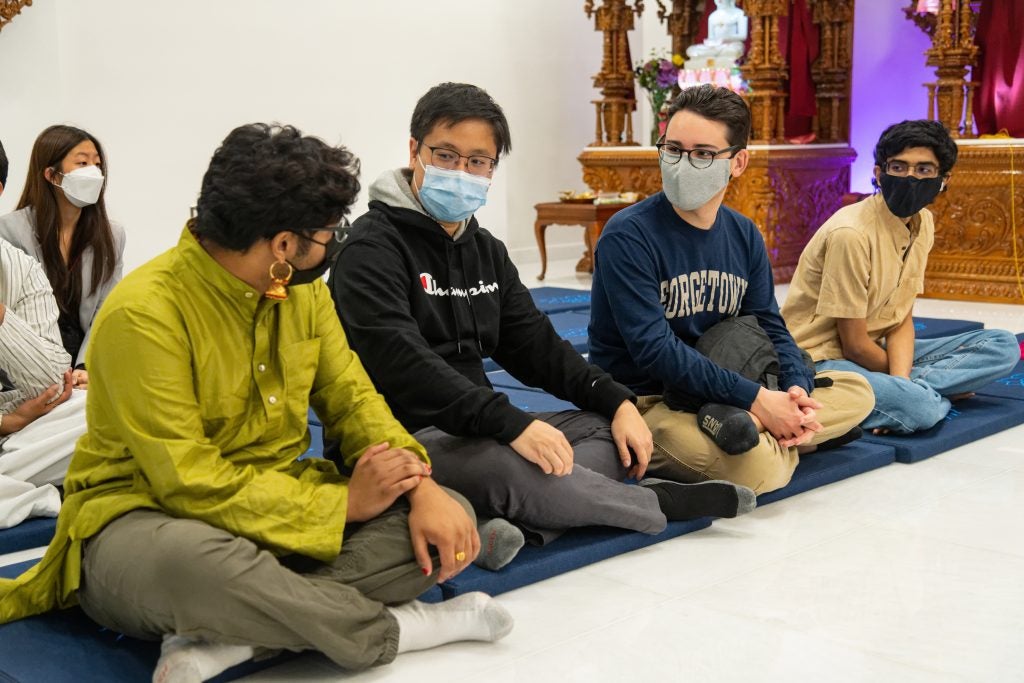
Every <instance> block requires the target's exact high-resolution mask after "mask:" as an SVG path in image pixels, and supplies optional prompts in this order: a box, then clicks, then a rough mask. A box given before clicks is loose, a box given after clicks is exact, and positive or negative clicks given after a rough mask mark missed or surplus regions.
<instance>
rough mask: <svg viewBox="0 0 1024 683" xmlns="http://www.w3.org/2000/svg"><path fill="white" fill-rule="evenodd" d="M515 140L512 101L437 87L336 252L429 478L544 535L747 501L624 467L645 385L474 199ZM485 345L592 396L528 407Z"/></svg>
mask: <svg viewBox="0 0 1024 683" xmlns="http://www.w3.org/2000/svg"><path fill="white" fill-rule="evenodd" d="M509 147H510V136H509V130H508V123H507V121H506V119H505V115H504V113H503V112H502V110H501V108H500V107H499V106H498V105H497V104H496V103H495V102H494V100H492V99H491V97H490V96H489V95H488V94H487V93H486V92H484V91H483V90H481V89H480V88H478V87H476V86H473V85H467V84H460V83H444V84H441V85H438V86H436V87H434V88H432V89H431V90H430V91H429V92H427V93H426V94H425V95H424V96H423V97H422V98H421V99H420V101H419V102H418V103H417V105H416V109H415V111H414V112H413V116H412V124H411V137H410V139H409V160H408V165H407V167H406V168H401V169H397V170H394V171H388V172H385V173H384V174H383V175H381V176H380V177H379V178H378V179H377V181H376V182H374V183H373V185H372V186H371V187H370V206H369V211H368V212H367V213H366V214H365V215H363V216H362V217H360V218H359V219H358V220H356V221H355V224H354V225H353V228H352V232H351V236H350V237H349V239H348V240H347V241H346V242H345V244H344V246H343V247H342V250H341V253H340V255H339V257H338V260H337V262H336V264H335V266H334V268H332V274H331V280H330V287H331V291H332V293H333V296H334V300H335V303H336V306H337V309H338V314H339V316H340V318H341V321H342V323H343V324H344V326H345V331H346V334H347V336H348V339H349V341H350V343H351V344H352V346H353V347H354V348H355V349H356V351H357V353H358V354H359V357H360V359H361V360H362V362H363V364H364V365H365V366H366V370H367V371H368V373H369V375H370V377H371V378H372V379H373V381H374V383H375V384H376V385H377V388H378V389H379V390H380V392H381V393H382V394H383V395H384V397H385V398H386V399H387V402H388V404H389V405H390V406H391V409H392V411H394V413H395V416H396V417H397V418H398V419H399V420H400V421H401V422H402V424H403V425H404V426H405V427H406V428H407V429H408V430H409V431H414V432H415V436H416V438H417V439H418V440H419V441H420V442H421V443H422V444H423V445H424V446H426V447H427V450H428V452H429V453H430V456H431V460H432V463H433V474H432V476H433V478H434V479H435V480H436V481H437V482H438V483H440V484H442V485H443V486H449V487H451V488H453V489H455V490H456V491H458V492H460V493H462V494H463V495H465V496H466V497H467V498H468V499H469V500H470V502H471V503H473V506H474V508H476V510H477V512H478V513H479V514H480V515H481V516H483V517H493V518H499V520H500V519H501V518H505V519H507V520H511V521H512V522H515V523H516V524H518V525H519V526H521V527H523V528H526V529H528V530H530V531H536V532H538V533H537V535H536V538H538V539H539V540H545V539H550V538H551V537H552V536H553V535H554V534H557V532H559V531H562V530H565V529H568V528H572V527H576V526H587V525H607V526H616V527H622V528H626V529H633V530H636V531H642V532H645V533H658V532H659V531H661V530H662V529H664V528H665V525H666V522H667V521H671V520H680V519H689V518H694V517H701V516H705V515H714V516H719V517H733V516H735V515H737V514H740V513H742V512H746V511H747V510H749V509H751V508H752V504H753V493H752V492H751V491H750V490H749V489H746V488H743V487H737V486H735V485H733V484H731V483H728V482H708V483H704V484H700V485H697V486H693V485H690V486H686V485H682V484H679V483H676V482H667V481H660V482H659V481H656V480H655V481H651V480H644V481H643V482H642V484H641V485H640V486H630V485H626V484H624V483H621V482H622V481H623V480H624V479H626V478H627V477H628V476H634V477H636V478H642V477H643V475H644V473H645V470H646V468H647V463H648V461H649V458H650V454H651V452H652V448H653V444H652V442H651V433H650V430H649V429H648V428H647V425H646V424H645V422H644V420H643V418H642V417H641V416H640V413H639V412H638V411H637V408H636V406H635V404H634V402H635V400H636V397H635V395H634V394H633V392H632V391H630V390H629V389H627V388H626V387H624V386H622V385H621V384H619V383H617V382H615V381H614V380H613V379H612V378H611V377H610V376H609V375H608V374H607V373H605V372H603V371H601V370H600V369H599V368H597V367H594V366H593V365H590V364H588V363H587V361H586V360H584V359H583V358H582V357H581V356H580V355H579V353H577V352H576V351H575V350H573V348H572V346H571V345H570V344H569V343H568V342H566V341H563V340H562V339H560V338H559V337H558V335H557V333H556V332H555V330H554V328H553V327H552V325H551V323H550V321H549V320H548V318H547V316H545V315H544V314H543V313H541V312H540V311H539V310H537V307H536V306H535V305H534V303H533V299H532V298H531V297H530V293H529V291H528V290H527V289H526V287H524V286H523V283H522V282H521V281H520V280H519V274H518V272H517V271H516V268H515V266H514V265H512V262H511V260H509V256H508V252H507V250H506V249H505V245H504V244H502V242H501V241H500V240H498V239H496V238H495V237H494V236H492V235H491V234H490V233H489V232H487V231H486V230H484V229H483V228H481V227H480V226H479V225H478V224H477V220H476V218H475V217H474V215H473V214H474V212H475V211H476V210H477V209H478V208H480V206H482V205H483V204H484V202H485V201H486V197H487V190H488V188H489V186H490V184H491V181H492V176H493V174H494V172H495V168H496V167H497V165H498V159H499V157H500V156H502V155H504V154H505V153H507V152H508V150H509ZM486 357H491V358H493V359H494V360H496V361H497V362H498V363H500V364H501V365H502V367H504V368H505V369H506V370H507V371H508V372H509V373H511V374H512V375H513V376H514V377H516V378H518V379H519V380H521V381H522V382H524V383H525V384H528V385H531V386H536V387H540V388H542V389H544V390H546V391H548V392H549V393H551V394H554V395H555V396H557V397H559V398H562V399H564V400H567V401H570V402H572V403H574V404H575V405H577V406H579V407H580V408H582V410H571V411H563V412H559V413H539V414H531V413H526V412H523V411H522V410H519V409H518V408H516V407H515V406H513V405H512V404H511V403H510V402H509V399H508V396H506V395H505V394H503V393H500V392H497V391H495V390H494V389H493V388H492V387H491V384H490V382H489V381H488V379H487V375H486V373H485V372H484V369H483V359H484V358H486ZM505 524H506V525H507V522H506V523H505ZM482 531H483V534H482V541H483V546H484V547H483V549H482V551H481V561H482V564H483V565H484V566H487V567H490V568H495V567H497V566H500V565H501V564H502V563H503V562H505V561H507V560H508V559H510V554H511V553H507V552H502V553H499V555H500V557H494V558H492V557H490V556H489V555H490V551H491V548H490V545H491V538H490V533H489V532H488V530H487V529H482ZM550 532H554V533H550ZM503 533H507V529H505V530H504V531H503ZM522 539H523V536H522V534H519V536H518V546H521V545H522ZM518 546H517V547H515V548H514V549H515V550H517V549H518ZM513 552H514V551H513Z"/></svg>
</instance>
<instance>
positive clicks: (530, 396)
mask: <svg viewBox="0 0 1024 683" xmlns="http://www.w3.org/2000/svg"><path fill="white" fill-rule="evenodd" d="M499 391H501V392H503V393H505V394H508V400H509V401H510V402H511V403H512V405H514V406H515V407H516V408H519V410H522V411H524V412H527V413H555V412H558V411H561V410H579V409H578V408H577V407H576V406H574V405H573V404H571V403H569V402H568V401H563V400H562V399H560V398H555V397H554V396H552V395H551V394H545V393H543V392H540V391H532V390H530V389H506V388H504V387H502V388H500V389H499Z"/></svg>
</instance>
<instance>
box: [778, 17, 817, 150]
mask: <svg viewBox="0 0 1024 683" xmlns="http://www.w3.org/2000/svg"><path fill="white" fill-rule="evenodd" d="M820 44H821V43H820V40H819V37H818V27H817V26H815V25H814V23H813V22H812V21H811V12H810V10H809V9H808V8H807V2H806V0H791V2H790V3H789V16H787V17H782V18H781V19H779V50H780V51H781V52H782V56H783V57H784V58H785V60H786V63H787V64H788V65H789V103H788V105H787V107H786V121H785V138H786V139H787V140H792V139H798V140H799V139H800V138H804V137H806V136H808V135H809V134H810V133H811V130H812V127H813V125H812V121H813V119H814V115H815V114H816V113H818V107H817V102H816V99H815V96H816V95H817V89H816V88H815V87H814V80H813V79H812V78H811V64H813V63H814V60H815V59H817V58H818V52H819V50H820ZM801 141H807V142H809V140H801Z"/></svg>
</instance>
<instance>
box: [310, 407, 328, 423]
mask: <svg viewBox="0 0 1024 683" xmlns="http://www.w3.org/2000/svg"><path fill="white" fill-rule="evenodd" d="M306 419H307V420H308V421H309V424H311V425H317V426H318V427H323V426H324V423H323V422H321V421H320V416H319V415H317V414H316V413H315V412H313V409H312V408H310V409H309V416H308V417H307V418H306Z"/></svg>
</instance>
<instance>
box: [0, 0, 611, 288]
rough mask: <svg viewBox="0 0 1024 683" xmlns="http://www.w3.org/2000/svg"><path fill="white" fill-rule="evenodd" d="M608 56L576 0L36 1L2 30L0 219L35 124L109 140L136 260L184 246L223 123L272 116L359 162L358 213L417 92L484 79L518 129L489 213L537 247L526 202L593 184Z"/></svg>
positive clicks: (512, 239)
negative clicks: (599, 91)
mask: <svg viewBox="0 0 1024 683" xmlns="http://www.w3.org/2000/svg"><path fill="white" fill-rule="evenodd" d="M600 59H601V42H600V34H598V33H597V32H595V31H594V30H593V23H592V21H590V20H588V19H587V18H586V17H585V15H584V14H583V11H582V8H581V5H580V3H577V2H566V1H560V2H549V1H547V0H515V1H514V2H512V1H507V2H479V1H477V0H431V1H430V2H429V3H425V2H422V1H418V0H389V1H380V0H378V1H374V2H364V1H360V0H305V1H304V2H301V3H300V2H295V3H281V2H273V1H271V0H217V1H216V2H211V1H210V0H176V1H175V2H166V1H163V2H156V1H152V2H150V1H147V2H138V1H133V0H39V1H37V2H36V3H35V4H34V5H33V6H32V7H28V8H26V9H25V10H24V11H23V13H22V14H21V15H20V16H19V17H17V18H16V19H15V20H14V21H13V22H12V23H11V24H10V25H8V26H7V28H5V29H4V30H3V32H2V33H0V64H3V65H4V68H3V69H0V137H2V139H3V142H4V145H5V147H7V149H8V153H9V156H10V158H11V163H12V170H11V178H10V179H9V192H7V193H5V195H4V196H3V197H2V198H0V212H6V211H9V210H11V209H13V207H14V204H15V203H16V201H17V196H18V194H19V193H20V191H21V187H22V185H23V180H24V173H25V166H26V164H27V159H28V152H29V149H30V148H31V144H32V140H33V139H34V138H35V136H36V135H37V134H38V132H39V131H41V130H42V129H43V128H44V127H46V126H47V125H49V124H51V123H56V122H65V123H72V124H75V125H79V126H81V127H83V128H85V129H87V130H89V131H90V132H92V133H93V134H95V135H96V136H97V137H98V138H99V139H100V141H101V142H102V143H103V144H104V146H105V147H106V152H107V157H108V158H107V163H108V166H109V175H110V184H109V186H108V193H107V201H108V207H109V209H110V212H111V215H112V216H113V217H114V218H115V219H116V220H119V221H120V222H121V223H123V224H124V226H125V228H126V229H127V231H128V237H129V238H128V247H127V253H126V256H125V260H126V266H127V267H128V268H129V269H130V268H132V267H135V266H137V265H139V264H140V263H142V262H144V261H145V260H147V259H149V258H151V257H152V256H154V255H156V254H157V253H159V252H161V251H163V250H164V249H166V248H168V247H170V246H171V245H172V244H174V242H175V241H176V240H177V237H178V234H179V232H180V230H181V227H182V225H183V223H184V221H185V219H186V218H187V216H188V207H189V206H191V205H192V204H193V203H194V201H195V197H196V194H197V192H198V189H199V184H200V180H201V177H202V173H203V171H204V170H205V168H206V165H207V162H208V160H209V157H210V154H211V153H212V152H213V150H214V148H215V147H216V146H217V144H218V142H219V141H220V140H221V139H223V137H224V136H225V135H226V134H227V132H228V131H229V130H230V129H231V128H233V127H234V126H236V125H238V124H241V123H247V122H251V121H279V122H285V123H290V124H293V125H296V126H298V127H299V128H301V129H302V130H303V131H305V132H307V133H310V134H315V135H318V136H320V137H323V138H324V139H325V140H327V141H328V142H332V143H337V142H341V143H344V144H345V145H347V146H349V147H350V148H351V149H352V150H353V151H354V152H355V153H356V154H357V155H358V156H359V157H360V158H361V159H362V164H363V186H364V190H363V192H362V194H361V198H360V202H359V204H357V206H356V207H355V209H354V214H355V215H358V214H359V213H361V212H362V211H363V210H364V209H365V201H366V199H365V198H366V189H365V188H366V186H368V185H369V183H370V182H371V181H372V180H373V179H374V178H375V177H376V176H377V175H378V174H379V173H381V172H382V171H384V170H386V169H390V168H394V167H397V166H400V165H404V164H405V163H406V162H407V160H408V156H407V155H408V151H407V150H408V130H409V129H408V125H409V117H410V115H411V114H412V109H413V107H414V105H415V103H416V100H417V99H418V98H419V97H420V96H421V95H422V94H423V93H424V92H426V90H427V89H428V88H430V87H431V86H432V85H434V84H436V83H439V82H442V81H445V80H455V81H467V82H471V83H475V84H477V85H479V86H481V87H483V88H485V89H486V90H488V91H489V92H490V93H491V95H493V96H494V98H495V99H496V100H497V101H498V103H499V104H501V105H502V106H503V107H504V109H505V112H506V115H507V116H508V119H509V123H510V125H511V129H512V143H513V149H512V154H511V155H510V156H509V157H508V159H507V160H506V161H505V162H503V163H502V165H501V167H500V168H499V171H498V174H497V175H496V177H495V182H494V185H493V187H492V190H491V192H490V196H489V201H488V205H487V206H486V207H485V208H484V209H482V210H481V211H480V212H479V217H480V220H481V223H482V224H483V225H484V226H485V227H488V228H489V229H491V230H492V231H493V232H494V233H496V234H497V235H498V236H499V237H501V238H502V239H505V241H506V242H507V243H508V244H509V247H510V248H512V249H513V250H516V249H519V250H523V253H529V254H534V253H536V248H535V246H534V244H535V243H534V239H533V230H532V226H533V217H534V212H533V205H534V204H535V203H537V202H540V201H548V200H553V199H554V198H555V193H556V192H557V191H558V190H560V189H565V188H576V189H582V187H583V183H582V179H581V172H580V168H579V164H578V162H577V161H576V156H577V155H578V154H579V151H580V150H581V149H582V148H583V147H584V145H586V144H587V143H588V142H590V140H591V138H592V136H593V114H592V105H590V103H589V102H590V100H591V99H593V98H594V96H595V92H596V91H594V90H593V88H592V84H591V76H592V75H593V74H594V73H596V72H597V71H598V69H599V68H600ZM550 242H551V243H552V244H554V245H557V244H558V243H559V242H561V243H571V244H572V248H571V251H570V252H569V253H573V254H576V253H579V252H581V251H582V230H580V231H576V230H553V231H550ZM557 251H558V250H557V247H556V252H557ZM525 275H526V274H524V276H525Z"/></svg>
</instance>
